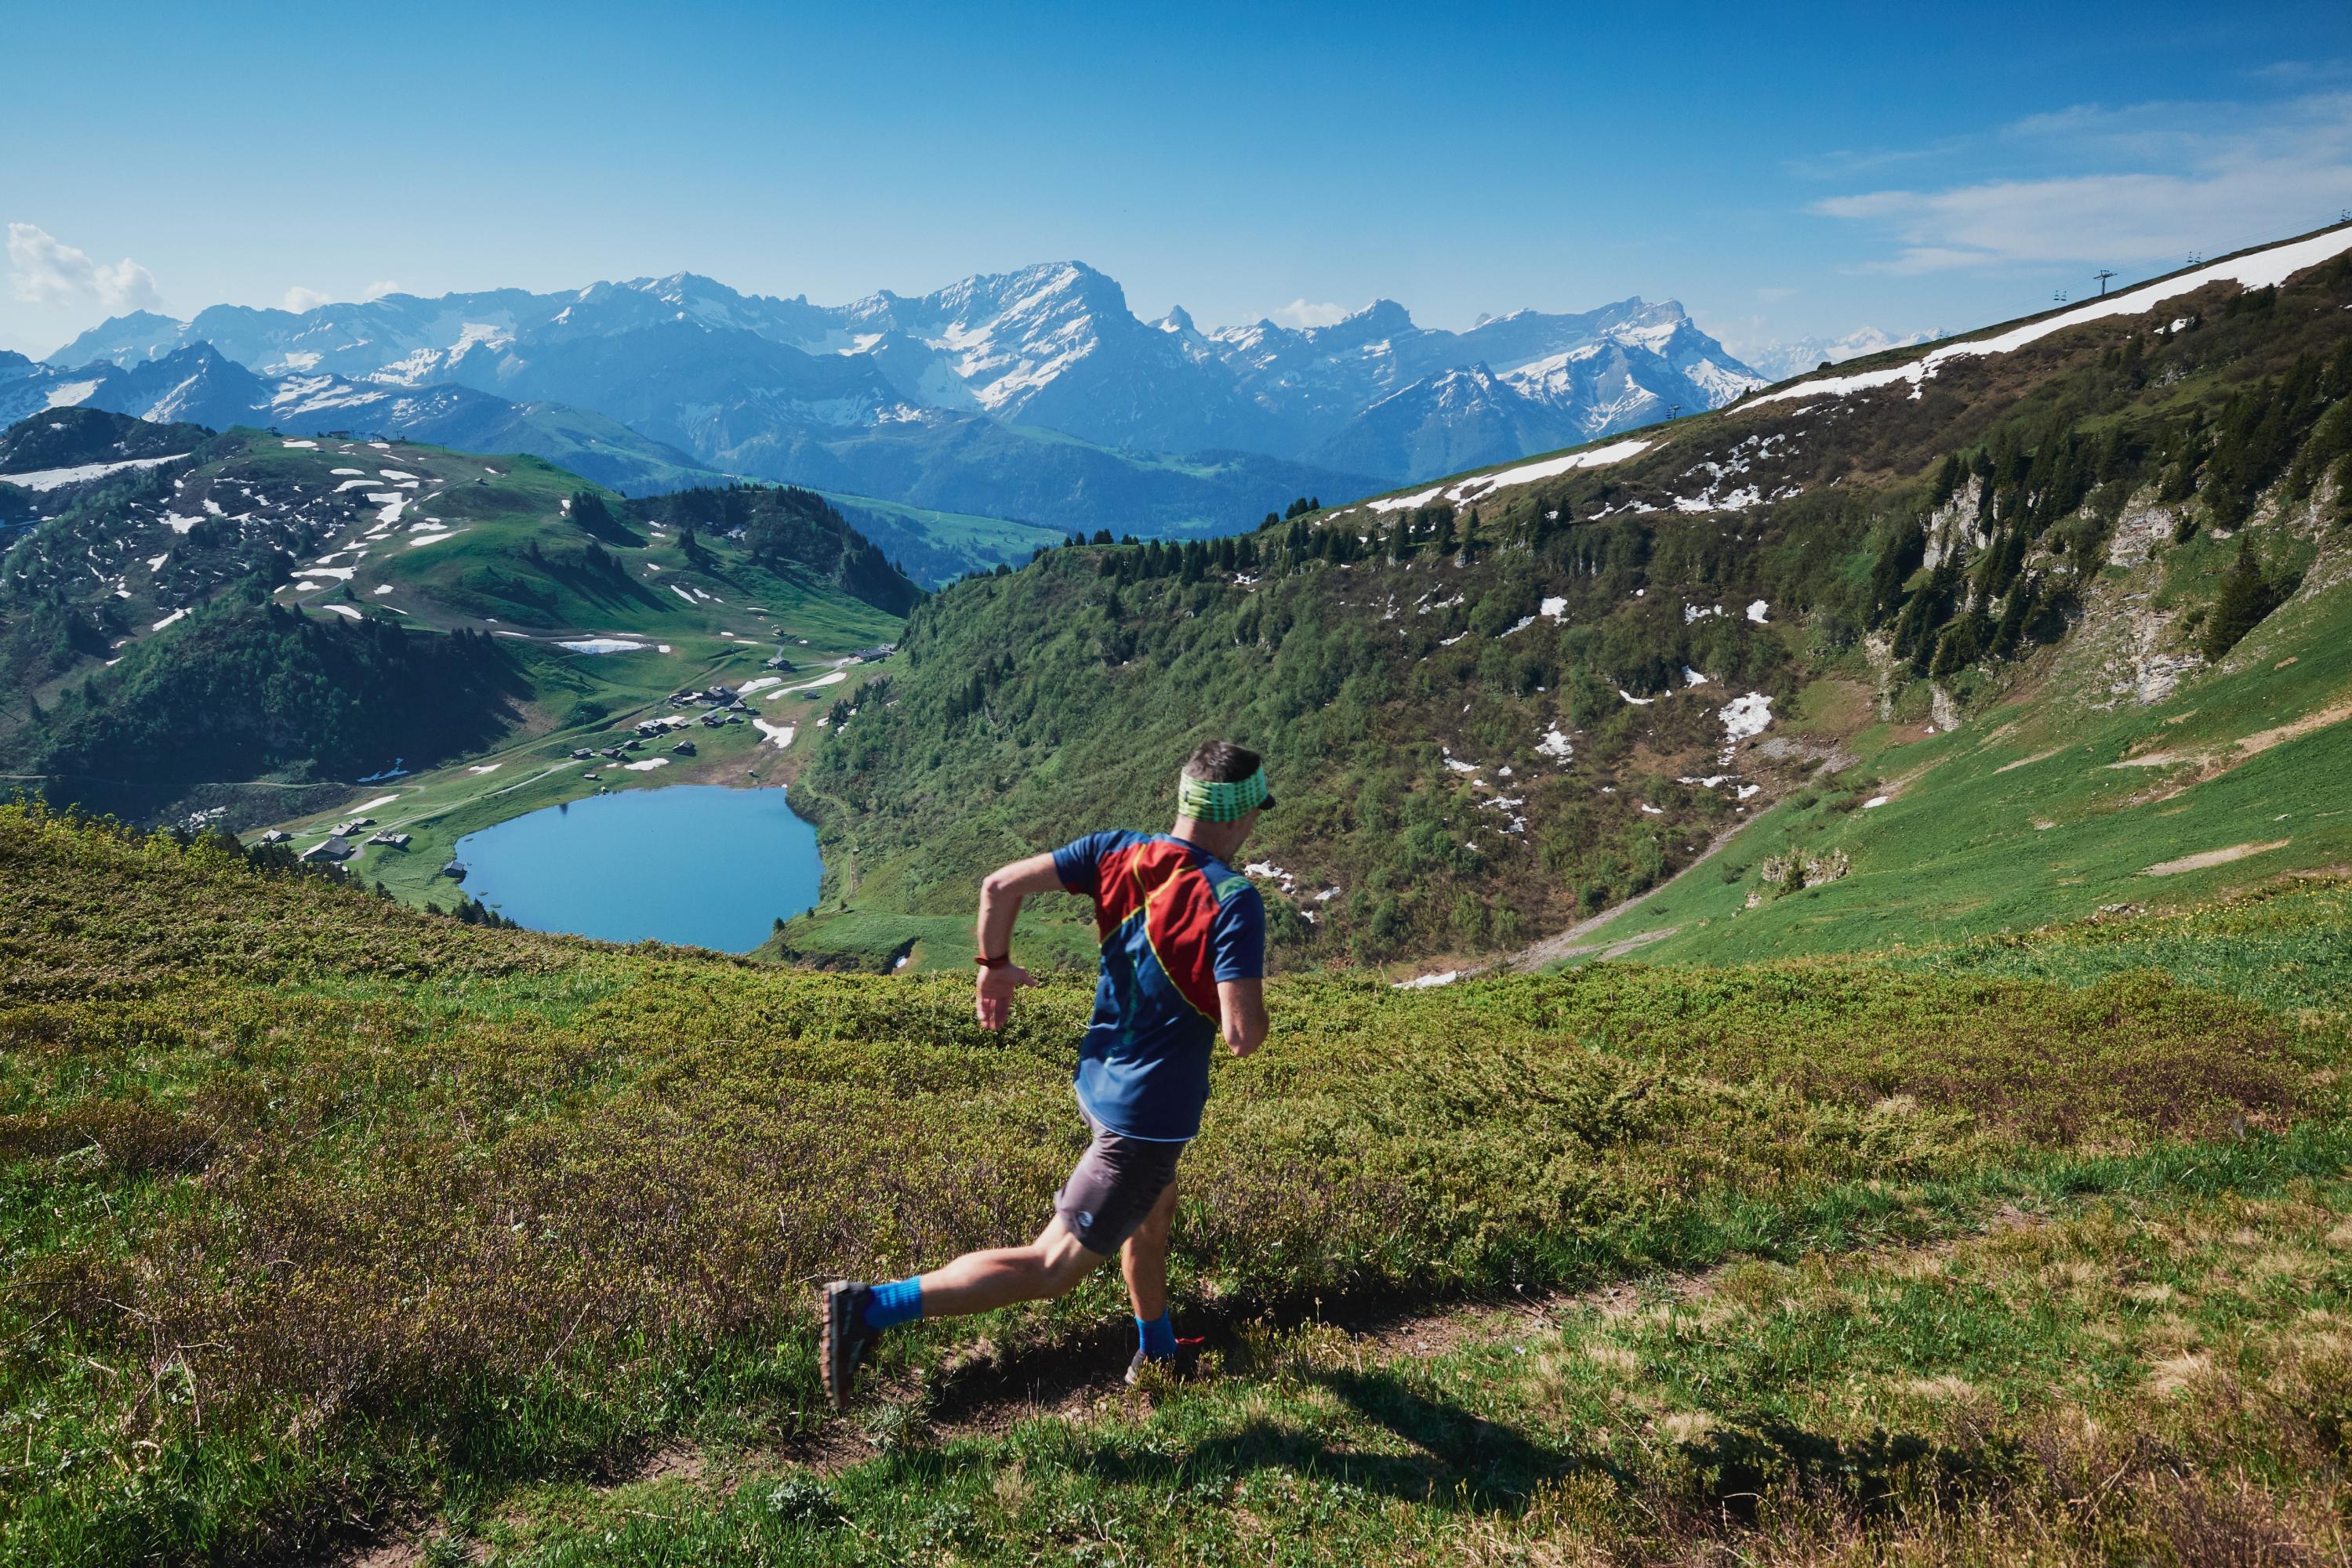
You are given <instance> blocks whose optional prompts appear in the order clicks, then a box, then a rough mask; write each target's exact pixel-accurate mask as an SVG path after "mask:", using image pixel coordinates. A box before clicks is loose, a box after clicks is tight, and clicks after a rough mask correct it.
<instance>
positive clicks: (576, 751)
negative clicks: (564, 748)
mask: <svg viewBox="0 0 2352 1568" xmlns="http://www.w3.org/2000/svg"><path fill="white" fill-rule="evenodd" d="M595 754H596V753H595V752H592V751H590V750H589V749H588V748H587V747H585V746H574V747H572V761H573V762H575V763H584V762H586V761H587V760H588V759H589V758H591V757H593V756H594V755H595Z"/></svg>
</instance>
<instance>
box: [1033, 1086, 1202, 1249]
mask: <svg viewBox="0 0 2352 1568" xmlns="http://www.w3.org/2000/svg"><path fill="white" fill-rule="evenodd" d="M1080 1114H1081V1115H1084V1114H1085V1112H1084V1110H1083V1109H1082V1110H1081V1111H1080ZM1087 1126H1089V1127H1091V1128H1093V1129H1094V1134H1095V1139H1094V1142H1092V1143H1089V1144H1088V1145H1087V1152H1085V1153H1084V1154H1081V1155H1079V1156H1078V1163H1077V1164H1076V1166H1075V1167H1073V1168H1072V1170H1071V1172H1070V1179H1069V1180H1068V1181H1066V1182H1064V1183H1063V1184H1062V1190H1061V1191H1060V1192H1059V1193H1057V1194H1055V1197H1054V1212H1055V1214H1057V1215H1060V1216H1061V1219H1062V1223H1063V1224H1064V1225H1065V1226H1068V1227H1069V1231H1070V1234H1071V1235H1072V1236H1075V1237H1077V1238H1078V1245H1079V1246H1080V1247H1085V1248H1086V1249H1087V1251H1088V1252H1099V1253H1104V1254H1108V1253H1113V1252H1117V1251H1118V1249H1119V1247H1120V1246H1121V1245H1122V1244H1123V1243H1124V1242H1125V1241H1126V1240H1127V1238H1128V1237H1130V1236H1133V1235H1134V1234H1135V1233H1136V1231H1137V1230H1138V1229H1139V1228H1140V1227H1141V1226H1142V1225H1143V1222H1144V1221H1145V1220H1147V1219H1149V1218H1150V1217H1151V1207H1152V1205H1154V1204H1157V1203H1158V1202H1159V1201H1160V1194H1162V1193H1164V1192H1166V1191H1167V1190H1168V1185H1169V1184H1170V1183H1171V1182H1173V1181H1174V1180H1175V1179H1176V1162H1177V1161H1178V1160H1180V1159H1181V1158H1183V1155H1184V1145H1183V1144H1182V1143H1181V1142H1177V1143H1163V1142H1157V1141H1155V1140H1153V1139H1150V1138H1126V1137H1122V1136H1120V1135H1119V1134H1118V1133H1116V1132H1113V1131H1109V1130H1108V1129H1107V1128H1105V1127H1103V1126H1102V1125H1100V1124H1099V1123H1098V1122H1097V1121H1095V1119H1094V1118H1093V1117H1091V1116H1088V1117H1087Z"/></svg>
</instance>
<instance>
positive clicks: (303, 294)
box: [286, 283, 335, 316]
mask: <svg viewBox="0 0 2352 1568" xmlns="http://www.w3.org/2000/svg"><path fill="white" fill-rule="evenodd" d="M334 302H335V297H334V296H333V295H332V294H321V293H320V292H319V290H317V289H305V288H303V287H302V286H301V285H300V284H299V283H297V284H296V285H295V286H294V287H293V288H291V289H287V290H286V309H288V310H291V311H293V312H294V313H295V314H296V315H298V316H299V315H300V314H301V313H302V312H303V311H305V310H317V309H318V308H319V307H320V306H321V305H331V304H333V303H334Z"/></svg>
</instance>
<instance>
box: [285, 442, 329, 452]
mask: <svg viewBox="0 0 2352 1568" xmlns="http://www.w3.org/2000/svg"><path fill="white" fill-rule="evenodd" d="M278 445H279V446H281V447H289V448H291V449H293V450H296V451H309V452H315V451H317V450H318V449H319V443H317V442H316V441H280V442H278Z"/></svg>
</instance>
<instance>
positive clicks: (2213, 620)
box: [2205, 535, 2271, 662]
mask: <svg viewBox="0 0 2352 1568" xmlns="http://www.w3.org/2000/svg"><path fill="white" fill-rule="evenodd" d="M2270 612H2271V584H2270V582H2269V580H2268V579H2266V578H2265V577H2263V563H2262V562H2261V560H2260V559H2259V558H2258V557H2257V556H2256V555H2255V554H2254V542H2253V538H2252V535H2246V536H2243V537H2242V538H2241V539H2240V540H2239V542H2238V559H2237V561H2236V562H2235V563H2232V564H2231V567H2230V574H2229V575H2228V576H2227V577H2225V578H2223V579H2222V580H2221V597H2220V598H2219V599H2216V600H2215V601H2214V602H2213V608H2212V610H2211V611H2210V613H2209V614H2208V615H2207V616H2206V617H2205V658H2207V660H2208V661H2209V662H2210V661H2219V660H2220V658H2221V656H2222V655H2223V654H2225V653H2228V652H2229V651H2230V650H2231V648H2233V647H2237V646H2238V644H2239V642H2240V641H2241V640H2242V638H2243V637H2245V635H2246V634H2247V633H2248V632H2250V631H2252V630H2253V629H2254V627H2255V626H2256V625H2257V624H2258V623H2259V622H2260V621H2261V620H2262V618H2263V616H2266V615H2269V614H2270Z"/></svg>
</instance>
